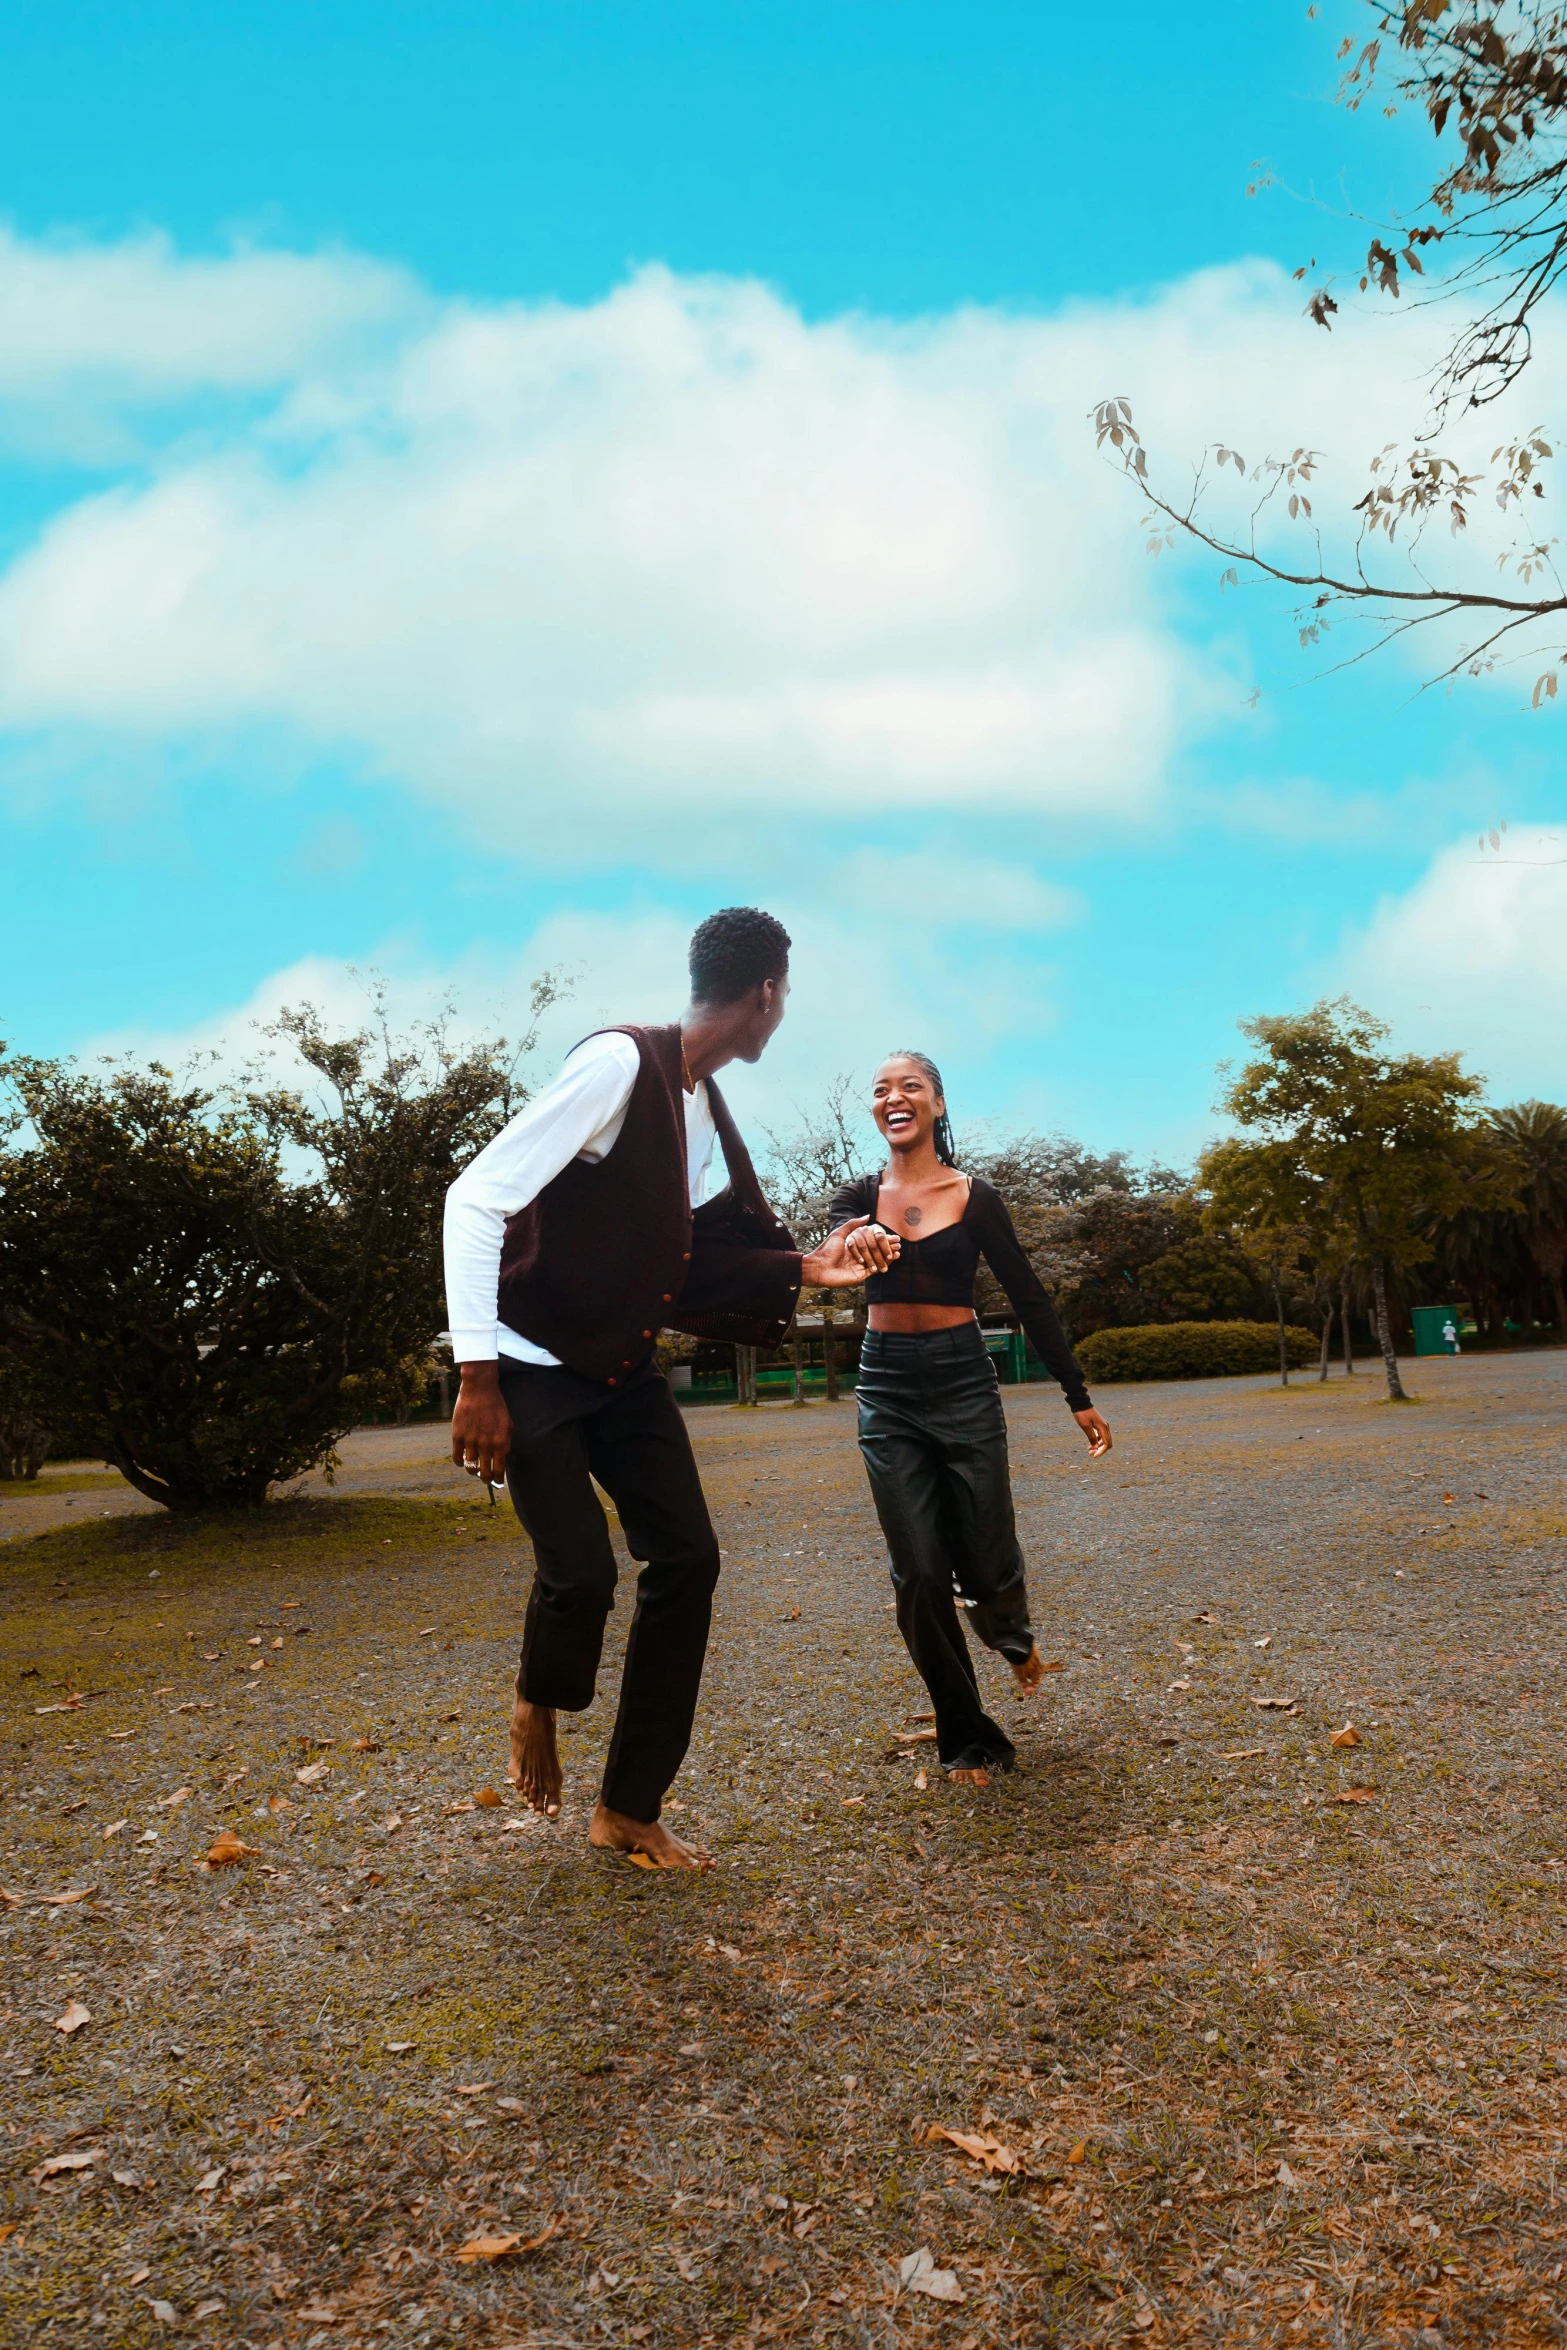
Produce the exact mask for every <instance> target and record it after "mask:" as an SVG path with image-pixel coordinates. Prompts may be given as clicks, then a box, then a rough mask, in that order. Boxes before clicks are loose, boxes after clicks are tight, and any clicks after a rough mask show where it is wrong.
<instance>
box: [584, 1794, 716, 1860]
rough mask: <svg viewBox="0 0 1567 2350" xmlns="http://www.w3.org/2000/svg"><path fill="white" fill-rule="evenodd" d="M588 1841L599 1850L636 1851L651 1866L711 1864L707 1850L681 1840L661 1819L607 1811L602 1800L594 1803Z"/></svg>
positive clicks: (606, 1806) (710, 1856) (608, 1809)
mask: <svg viewBox="0 0 1567 2350" xmlns="http://www.w3.org/2000/svg"><path fill="white" fill-rule="evenodd" d="M588 1842H589V1843H590V1844H596V1845H597V1846H598V1847H599V1849H600V1851H601V1852H631V1853H637V1854H640V1855H642V1856H643V1858H644V1862H645V1864H648V1865H651V1866H652V1867H653V1868H655V1869H710V1868H711V1867H712V1865H713V1860H712V1855H711V1854H710V1853H706V1852H703V1851H701V1850H699V1849H698V1847H696V1846H695V1845H692V1844H682V1843H681V1841H680V1838H679V1837H678V1836H671V1834H670V1833H669V1830H668V1829H667V1828H666V1827H665V1826H663V1824H662V1822H660V1821H658V1820H628V1819H627V1817H626V1815H625V1813H624V1812H621V1811H611V1810H610V1808H609V1806H608V1805H607V1804H605V1803H598V1804H595V1806H594V1809H593V1818H592V1820H591V1822H590V1823H589V1826H588Z"/></svg>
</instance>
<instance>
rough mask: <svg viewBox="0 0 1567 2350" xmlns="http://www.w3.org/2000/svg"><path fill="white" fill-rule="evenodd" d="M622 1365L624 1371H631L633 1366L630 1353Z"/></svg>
mask: <svg viewBox="0 0 1567 2350" xmlns="http://www.w3.org/2000/svg"><path fill="white" fill-rule="evenodd" d="M620 1367H621V1369H622V1370H623V1371H629V1370H630V1368H631V1357H630V1356H629V1355H627V1357H626V1359H625V1361H624V1362H623V1363H622V1364H621V1366H620Z"/></svg>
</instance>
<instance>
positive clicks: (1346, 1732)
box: [1329, 1722, 1365, 1746]
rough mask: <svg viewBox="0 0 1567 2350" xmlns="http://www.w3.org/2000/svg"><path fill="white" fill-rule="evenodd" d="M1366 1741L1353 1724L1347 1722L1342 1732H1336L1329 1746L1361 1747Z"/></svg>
mask: <svg viewBox="0 0 1567 2350" xmlns="http://www.w3.org/2000/svg"><path fill="white" fill-rule="evenodd" d="M1364 1743H1365V1741H1364V1740H1363V1739H1362V1737H1361V1735H1360V1732H1359V1731H1358V1730H1357V1729H1356V1728H1355V1725H1354V1723H1353V1722H1346V1723H1345V1724H1344V1727H1343V1729H1342V1730H1335V1731H1334V1733H1333V1736H1332V1738H1331V1739H1330V1740H1329V1744H1330V1745H1333V1746H1361V1745H1364Z"/></svg>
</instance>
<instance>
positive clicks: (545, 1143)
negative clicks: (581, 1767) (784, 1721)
mask: <svg viewBox="0 0 1567 2350" xmlns="http://www.w3.org/2000/svg"><path fill="white" fill-rule="evenodd" d="M788 989H789V934H788V932H787V931H786V930H785V929H784V928H783V925H782V924H781V923H779V922H775V921H774V920H773V918H772V916H771V915H770V914H763V913H760V912H758V911H757V910H756V909H755V908H754V907H730V908H728V909H727V910H726V911H725V912H723V913H720V914H712V915H709V917H708V919H707V920H706V921H705V922H704V923H703V924H702V925H701V927H700V928H699V929H698V931H697V932H696V935H695V937H694V938H693V939H692V941H691V1001H690V1003H689V1005H688V1006H687V1009H686V1011H685V1014H684V1016H683V1018H682V1019H681V1020H680V1021H679V1022H678V1023H671V1024H670V1025H668V1026H667V1027H660V1028H636V1027H626V1028H611V1029H605V1030H602V1031H601V1032H600V1033H599V1034H598V1035H596V1036H590V1037H589V1038H587V1040H586V1041H585V1042H584V1043H582V1044H580V1045H578V1046H577V1048H576V1050H575V1051H574V1052H573V1053H571V1054H570V1055H569V1056H568V1058H567V1060H566V1063H565V1066H564V1067H563V1068H562V1070H561V1073H560V1075H559V1077H558V1078H557V1079H556V1080H555V1082H554V1084H553V1085H551V1086H549V1087H547V1088H546V1089H545V1091H544V1092H542V1093H541V1094H539V1095H538V1096H537V1097H536V1098H535V1099H534V1100H533V1101H531V1102H530V1103H529V1104H528V1105H527V1107H526V1108H525V1109H524V1110H523V1111H521V1113H520V1114H519V1115H518V1116H517V1117H515V1118H514V1119H513V1120H512V1121H511V1123H510V1125H509V1126H507V1127H506V1129H505V1130H504V1132H503V1133H501V1134H498V1135H497V1136H496V1138H495V1140H494V1141H493V1142H491V1143H490V1144H489V1145H488V1146H487V1147H486V1148H485V1149H484V1150H482V1151H481V1152H480V1153H479V1155H478V1157H477V1158H476V1159H474V1160H473V1161H472V1162H471V1163H470V1164H469V1165H468V1166H467V1167H465V1168H464V1170H463V1172H462V1174H461V1175H459V1176H458V1178H457V1180H456V1182H455V1183H454V1184H453V1185H452V1187H451V1190H450V1191H449V1192H448V1194H447V1200H446V1300H447V1310H448V1313H449V1315H450V1319H451V1335H452V1350H453V1353H454V1354H455V1356H456V1359H457V1362H458V1364H459V1366H460V1369H461V1373H462V1384H461V1388H460V1391H459V1394H458V1399H457V1408H456V1410H455V1412H454V1413H453V1415H452V1459H453V1460H454V1461H455V1462H456V1463H457V1464H458V1466H459V1467H461V1468H465V1469H467V1470H468V1471H469V1473H470V1474H471V1475H473V1476H476V1477H481V1478H484V1479H487V1480H488V1481H489V1482H491V1483H495V1482H498V1481H499V1479H500V1477H501V1476H502V1474H503V1473H504V1474H505V1475H506V1477H507V1480H508V1483H509V1485H510V1488H511V1496H512V1500H513V1502H514V1503H515V1505H516V1510H517V1515H518V1517H519V1518H520V1519H521V1520H522V1523H523V1525H524V1526H525V1527H526V1528H527V1530H528V1533H529V1535H530V1536H531V1538H532V1541H533V1551H534V1561H535V1573H534V1581H533V1590H532V1593H531V1595H530V1597H529V1600H528V1611H527V1618H526V1623H525V1626H524V1632H523V1645H522V1662H521V1666H520V1669H519V1671H518V1674H517V1688H516V1705H515V1709H514V1711H513V1715H512V1731H511V1755H512V1759H511V1777H512V1779H513V1780H514V1782H515V1783H516V1785H517V1786H518V1788H519V1789H520V1790H521V1792H522V1794H523V1795H524V1796H525V1797H526V1799H527V1801H528V1802H529V1803H530V1804H532V1806H533V1808H534V1810H535V1811H539V1812H543V1813H545V1814H547V1815H548V1816H549V1817H551V1818H553V1817H555V1816H556V1815H557V1814H558V1812H559V1810H560V1797H561V1768H560V1758H559V1754H558V1751H557V1747H556V1741H555V1716H556V1713H557V1711H558V1710H559V1709H560V1708H561V1707H565V1708H566V1709H567V1710H568V1711H577V1710H579V1709H580V1708H582V1707H583V1706H586V1705H588V1704H590V1703H591V1702H592V1698H593V1691H594V1681H595V1677H596V1674H597V1670H598V1662H599V1652H600V1649H601V1647H602V1643H603V1636H604V1624H605V1619H606V1618H607V1616H608V1614H609V1610H610V1607H611V1605H612V1604H613V1600H614V1591H615V1560H614V1553H613V1551H612V1549H611V1547H610V1540H609V1533H608V1529H607V1527H606V1524H605V1519H604V1512H603V1509H602V1507H601V1506H600V1504H599V1501H598V1499H597V1496H596V1495H595V1494H594V1491H593V1485H592V1482H591V1480H592V1479H595V1478H596V1479H597V1481H598V1483H599V1484H600V1485H602V1486H603V1488H604V1490H605V1491H606V1492H607V1493H608V1494H609V1495H610V1497H611V1499H612V1500H613V1502H614V1504H615V1508H616V1511H617V1513H618V1515H619V1518H620V1524H621V1528H622V1530H623V1532H624V1534H625V1538H626V1546H627V1548H628V1549H629V1550H630V1552H631V1555H632V1557H633V1558H636V1559H640V1560H642V1561H643V1562H645V1563H644V1564H643V1567H642V1571H641V1573H640V1575H639V1577H638V1580H637V1604H636V1609H635V1612H634V1614H633V1616H632V1619H631V1628H630V1633H629V1636H628V1638H627V1643H626V1662H625V1669H624V1672H623V1674H622V1676H621V1688H620V1706H619V1711H618V1713H617V1715H616V1720H615V1728H614V1732H613V1735H612V1736H611V1739H610V1745H609V1754H608V1758H607V1760H606V1763H605V1768H604V1781H603V1787H602V1790H601V1792H600V1795H599V1799H598V1804H597V1807H596V1808H595V1810H594V1813H593V1819H592V1823H591V1826H590V1828H589V1831H588V1833H589V1836H590V1838H591V1840H592V1842H593V1843H595V1844H597V1845H602V1846H605V1847H607V1848H609V1849H611V1850H614V1851H620V1852H629V1853H634V1854H637V1855H639V1856H641V1858H642V1860H643V1863H644V1865H646V1864H648V1863H651V1864H652V1865H653V1866H655V1867H658V1868H699V1867H702V1866H704V1865H706V1862H705V1856H703V1855H701V1854H699V1853H698V1852H696V1851H694V1850H693V1849H692V1848H691V1847H690V1846H689V1845H686V1844H683V1843H682V1842H681V1841H680V1839H679V1838H678V1837H676V1836H672V1835H671V1834H670V1833H669V1831H668V1830H667V1829H666V1828H664V1827H663V1826H662V1825H661V1824H660V1821H659V1816H658V1815H659V1806H660V1802H661V1800H662V1798H663V1795H664V1793H665V1790H666V1789H667V1788H668V1786H669V1784H670V1781H671V1780H672V1779H673V1778H674V1776H675V1773H676V1772H677V1771H678V1770H679V1768H680V1765H681V1762H682V1760H683V1759H684V1756H685V1751H686V1747H687V1744H688V1743H689V1740H690V1735H691V1723H692V1719H693V1716H694V1714H695V1712H696V1700H697V1691H698V1688H699V1686H700V1683H701V1678H702V1663H703V1658H704V1656H705V1654H706V1649H707V1634H708V1625H709V1621H710V1617H711V1612H712V1595H713V1588H714V1585H715V1584H716V1582H717V1580H718V1545H717V1542H716V1540H715V1539H714V1535H713V1529H712V1524H711V1522H710V1520H709V1518H708V1514H707V1504H706V1501H705V1500H704V1498H703V1494H702V1488H701V1484H700V1481H699V1479H698V1477H697V1471H696V1462H695V1460H694V1459H693V1457H692V1453H691V1445H690V1440H689V1438H688V1436H687V1434H686V1429H685V1424H684V1422H683V1420H682V1419H681V1416H680V1411H679V1408H678V1406H677V1405H676V1403H675V1401H674V1398H673V1396H672V1395H671V1393H670V1390H669V1384H668V1382H667V1380H666V1379H665V1378H664V1377H663V1375H662V1374H661V1373H660V1371H659V1370H658V1368H657V1366H656V1364H655V1362H654V1360H653V1342H654V1339H655V1337H656V1336H657V1333H658V1331H659V1330H660V1328H663V1327H670V1328H678V1329H684V1330H694V1331H696V1332H697V1333H698V1334H704V1335H708V1336H714V1337H731V1338H735V1339H738V1340H740V1341H741V1342H742V1343H748V1344H752V1345H776V1344H777V1343H778V1342H779V1340H780V1339H781V1338H782V1337H783V1334H784V1332H785V1331H786V1330H787V1329H788V1327H789V1323H790V1321H791V1319H792V1317H793V1314H794V1309H795V1301H796V1299H797V1298H798V1296H799V1293H800V1286H801V1283H802V1281H803V1282H809V1283H811V1284H813V1285H817V1286H821V1287H826V1288H839V1287H848V1286H850V1285H851V1284H853V1283H855V1282H858V1281H861V1280H863V1279H864V1278H865V1275H864V1271H863V1269H862V1268H861V1267H860V1266H858V1265H856V1264H854V1263H853V1262H852V1261H851V1260H850V1259H849V1258H848V1256H847V1253H846V1251H845V1248H844V1235H843V1233H842V1232H839V1233H837V1234H835V1235H834V1236H833V1239H832V1241H831V1242H830V1243H828V1244H826V1245H825V1246H824V1247H823V1248H821V1249H820V1250H817V1251H816V1252H815V1253H814V1254H812V1255H809V1256H806V1257H803V1258H802V1257H801V1255H800V1254H799V1252H798V1251H797V1250H796V1249H795V1247H794V1244H793V1242H792V1240H791V1239H790V1236H789V1234H788V1233H787V1232H786V1231H785V1230H784V1228H783V1226H782V1225H781V1224H779V1223H778V1222H777V1220H776V1219H775V1218H774V1217H773V1215H772V1212H771V1210H770V1209H769V1208H768V1206H767V1203H766V1201H765V1200H764V1199H763V1197H762V1194H761V1190H760V1187H759V1186H758V1184H757V1180H756V1176H755V1173H754V1172H753V1170H752V1166H751V1162H750V1159H749V1158H748V1156H747V1155H746V1151H745V1146H744V1144H743V1143H742V1142H741V1140H740V1137H739V1134H738V1133H737V1131H736V1129H735V1126H734V1123H733V1120H732V1119H731V1118H730V1116H729V1113H728V1110H727V1108H726V1107H725V1105H724V1102H723V1098H722V1096H721V1095H720V1093H719V1091H718V1088H717V1086H716V1085H714V1084H713V1083H712V1076H713V1072H714V1071H715V1070H717V1069H722V1068H723V1067H725V1066H726V1064H727V1063H728V1062H730V1061H735V1060H740V1061H755V1060H757V1059H759V1058H760V1056H761V1053H762V1052H763V1050H764V1048H765V1046H766V1045H767V1042H768V1039H769V1038H770V1037H771V1036H772V1034H773V1031H774V1030H775V1029H776V1028H777V1026H778V1023H779V1021H780V1020H781V1019H782V1018H783V1014H784V1002H785V998H786V996H787V994H788ZM715 1139H716V1140H718V1141H719V1142H721V1144H722V1146H723V1152H724V1158H725V1161H726V1164H727V1167H728V1172H729V1184H728V1188H727V1189H726V1190H725V1191H724V1192H723V1193H722V1194H721V1195H720V1196H719V1198H718V1199H716V1200H712V1201H709V1202H707V1203H706V1204H705V1205H704V1206H702V1207H700V1208H698V1209H697V1210H696V1212H695V1213H694V1214H693V1204H692V1203H693V1202H694V1201H697V1200H699V1199H700V1197H701V1193H702V1187H703V1182H704V1179H705V1177H706V1174H707V1168H708V1163H709V1160H710V1159H711V1157H712V1151H713V1144H714V1141H715ZM894 1245H895V1244H894Z"/></svg>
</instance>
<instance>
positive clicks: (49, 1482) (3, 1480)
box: [0, 1469, 125, 1501]
mask: <svg viewBox="0 0 1567 2350" xmlns="http://www.w3.org/2000/svg"><path fill="white" fill-rule="evenodd" d="M107 1486H113V1487H116V1488H117V1489H118V1490H119V1491H120V1492H122V1493H123V1492H124V1491H125V1479H124V1478H123V1477H122V1476H121V1475H120V1472H119V1470H118V1469H61V1470H59V1471H56V1472H51V1471H50V1470H48V1469H44V1470H41V1471H40V1473H39V1474H38V1475H37V1476H36V1477H0V1501H47V1500H49V1499H50V1498H51V1497H52V1496H53V1495H54V1494H56V1493H98V1492H102V1491H103V1490H104V1488H105V1487H107Z"/></svg>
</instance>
